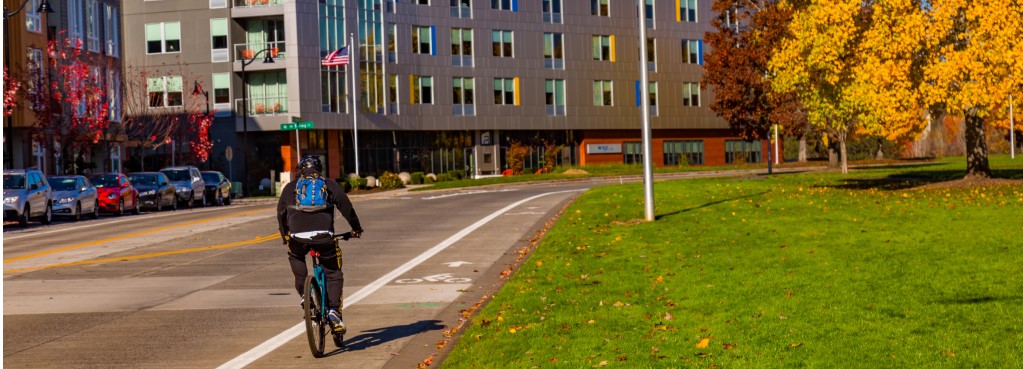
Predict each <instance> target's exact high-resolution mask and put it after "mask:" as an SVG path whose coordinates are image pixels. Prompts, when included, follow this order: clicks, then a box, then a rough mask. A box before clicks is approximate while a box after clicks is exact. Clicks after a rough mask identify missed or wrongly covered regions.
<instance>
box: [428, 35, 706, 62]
mask: <svg viewBox="0 0 1023 369" xmlns="http://www.w3.org/2000/svg"><path fill="white" fill-rule="evenodd" d="M701 42H702V41H701ZM430 46H432V47H431V48H430V55H435V56H436V55H437V26H430ZM700 46H701V47H700V49H701V50H703V47H702V46H703V44H700ZM701 54H702V53H701ZM700 64H703V56H702V55H701V56H700Z"/></svg>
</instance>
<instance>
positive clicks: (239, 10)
mask: <svg viewBox="0 0 1023 369" xmlns="http://www.w3.org/2000/svg"><path fill="white" fill-rule="evenodd" d="M232 1H234V6H233V7H232V8H231V17H232V18H255V17H269V16H277V15H284V0H232Z"/></svg>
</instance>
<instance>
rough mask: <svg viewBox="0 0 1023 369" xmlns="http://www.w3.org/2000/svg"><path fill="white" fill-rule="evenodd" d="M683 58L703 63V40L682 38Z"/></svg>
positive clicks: (686, 60)
mask: <svg viewBox="0 0 1023 369" xmlns="http://www.w3.org/2000/svg"><path fill="white" fill-rule="evenodd" d="M682 60H684V61H685V62H686V63H689V64H699V65H703V40H682Z"/></svg>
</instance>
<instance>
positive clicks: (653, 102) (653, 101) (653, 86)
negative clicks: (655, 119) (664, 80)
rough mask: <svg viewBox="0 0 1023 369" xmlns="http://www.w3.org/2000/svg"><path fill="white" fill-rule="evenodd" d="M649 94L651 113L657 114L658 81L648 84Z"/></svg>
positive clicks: (652, 114)
mask: <svg viewBox="0 0 1023 369" xmlns="http://www.w3.org/2000/svg"><path fill="white" fill-rule="evenodd" d="M647 94H648V95H649V96H648V97H649V99H650V115H651V116H655V115H657V82H650V83H648V84H647Z"/></svg>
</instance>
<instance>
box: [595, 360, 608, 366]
mask: <svg viewBox="0 0 1023 369" xmlns="http://www.w3.org/2000/svg"><path fill="white" fill-rule="evenodd" d="M605 365H607V360H601V361H600V363H598V364H597V366H605Z"/></svg>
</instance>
